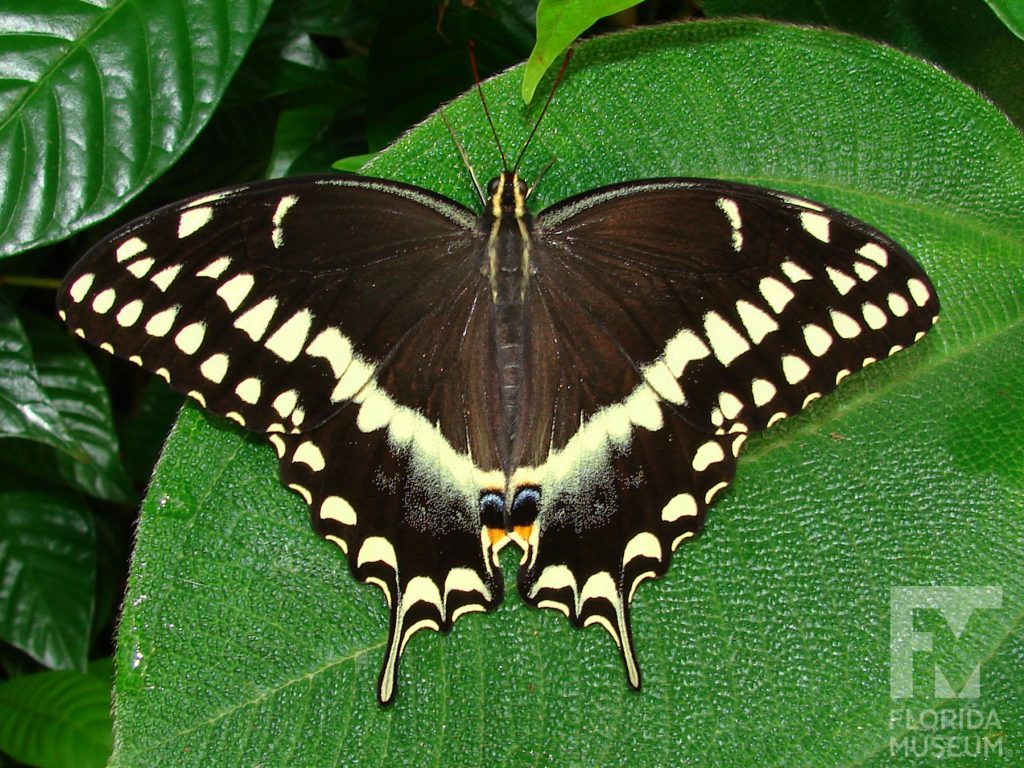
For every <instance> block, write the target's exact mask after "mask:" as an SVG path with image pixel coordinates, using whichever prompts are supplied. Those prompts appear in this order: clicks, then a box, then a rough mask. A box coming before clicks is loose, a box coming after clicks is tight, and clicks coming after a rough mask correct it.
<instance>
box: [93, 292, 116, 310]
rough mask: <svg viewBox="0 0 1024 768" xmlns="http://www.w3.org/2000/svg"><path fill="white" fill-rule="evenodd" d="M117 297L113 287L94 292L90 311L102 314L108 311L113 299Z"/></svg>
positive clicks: (112, 304)
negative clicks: (94, 296)
mask: <svg viewBox="0 0 1024 768" xmlns="http://www.w3.org/2000/svg"><path fill="white" fill-rule="evenodd" d="M116 298H117V294H116V293H115V292H114V289H113V288H107V289H106V290H105V291H101V292H100V293H97V294H96V298H94V299H93V300H92V311H93V312H95V313H97V314H99V315H103V314H106V313H107V312H109V311H110V308H111V307H112V306H114V300H115V299H116Z"/></svg>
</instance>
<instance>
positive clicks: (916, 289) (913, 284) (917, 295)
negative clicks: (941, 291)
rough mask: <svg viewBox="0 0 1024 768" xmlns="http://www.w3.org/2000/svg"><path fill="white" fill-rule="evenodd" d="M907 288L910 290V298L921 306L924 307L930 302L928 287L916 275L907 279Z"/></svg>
mask: <svg viewBox="0 0 1024 768" xmlns="http://www.w3.org/2000/svg"><path fill="white" fill-rule="evenodd" d="M907 290H909V291H910V298H912V299H913V300H914V303H915V304H917V306H919V307H923V306H924V305H925V304H927V303H928V296H929V295H930V294H929V292H928V287H927V286H926V285H925V284H924V283H922V282H921V281H920V280H918V279H917V278H916V277H912V278H910V279H909V280H907Z"/></svg>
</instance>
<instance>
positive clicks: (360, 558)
mask: <svg viewBox="0 0 1024 768" xmlns="http://www.w3.org/2000/svg"><path fill="white" fill-rule="evenodd" d="M526 196H527V189H526V187H525V185H524V184H523V182H522V181H521V180H520V179H519V177H518V176H517V175H516V173H515V172H513V171H505V172H503V173H502V174H501V175H500V176H499V177H497V178H496V179H494V180H493V181H491V183H490V185H489V186H488V189H487V194H486V196H485V198H486V202H485V205H484V210H483V212H482V214H480V215H478V214H476V213H474V212H473V211H471V210H469V209H467V208H465V207H463V206H462V205H460V204H458V203H456V202H454V201H452V200H450V199H448V198H446V197H443V196H441V195H438V194H434V193H432V192H429V191H427V190H425V189H420V188H417V187H413V186H409V185H406V184H400V183H397V182H391V181H383V180H378V179H371V178H362V177H358V176H342V175H337V176H324V177H307V178H289V179H280V180H276V181H269V182H261V183H254V184H250V185H246V186H241V187H236V188H232V189H227V190H223V191H220V192H215V193H213V194H208V195H204V196H202V197H197V198H192V199H190V200H186V201H184V202H182V203H177V204H175V205H171V206H168V207H165V208H162V209H160V210H158V211H156V212H154V213H151V214H149V215H148V216H145V217H143V218H141V219H139V220H137V221H135V222H133V223H131V224H129V225H128V226H126V227H124V228H122V229H120V230H119V231H117V232H115V233H114V234H113V235H111V236H110V237H108V238H107V239H105V240H104V241H103V242H101V243H99V244H98V245H97V246H95V247H94V248H93V249H92V250H90V251H89V253H87V254H86V255H85V257H84V258H83V259H82V260H81V261H80V262H79V263H78V264H77V265H76V266H75V267H74V269H73V270H72V271H71V273H70V274H69V275H68V278H67V280H66V282H65V285H64V288H63V290H62V292H61V295H60V298H59V308H60V313H61V316H62V317H63V318H65V319H66V321H67V323H68V325H69V326H70V327H71V328H72V329H73V330H74V331H75V333H76V334H78V335H79V336H81V337H83V338H85V339H87V340H88V341H90V342H92V343H95V344H98V345H99V346H100V347H102V348H103V349H106V350H107V351H109V352H112V353H114V354H117V355H121V356H123V357H127V358H128V359H129V360H132V361H133V362H135V363H137V364H139V365H141V366H143V367H144V368H146V369H148V370H150V371H153V372H155V373H157V374H159V375H161V376H162V377H163V378H165V379H166V380H167V381H168V382H170V384H171V385H172V386H173V387H175V388H176V389H179V390H181V391H182V392H185V393H187V394H188V395H189V396H190V397H192V398H193V399H195V400H196V401H198V402H199V403H200V404H201V405H203V406H204V407H206V408H207V409H209V410H211V411H213V412H216V413H219V414H222V415H224V416H227V417H228V418H230V419H233V420H234V421H236V422H238V423H239V424H241V425H242V426H244V427H245V428H246V429H249V430H252V431H255V432H263V433H267V434H268V435H269V439H270V442H271V443H272V444H273V446H274V449H275V450H276V451H277V454H278V457H279V458H280V464H281V477H282V479H283V481H284V482H285V483H286V484H287V485H288V487H289V488H291V489H293V490H294V491H296V492H297V493H298V494H299V495H301V496H302V497H303V498H304V499H305V501H306V503H307V504H308V505H309V508H310V513H311V518H312V524H313V527H314V529H315V530H316V531H317V532H318V533H319V534H320V535H321V536H323V537H325V538H326V539H328V540H330V541H332V542H334V543H335V544H337V545H338V546H339V547H341V549H342V550H343V551H344V552H345V553H346V554H347V556H348V560H349V565H350V567H351V569H352V572H353V574H354V575H355V577H356V578H357V579H359V580H361V581H364V582H369V583H373V584H376V585H377V586H379V587H380V588H381V589H382V590H383V592H384V595H385V598H386V599H387V602H388V605H389V606H390V611H391V629H390V636H389V641H388V649H387V653H386V657H385V660H384V665H383V670H382V672H381V676H380V684H379V690H378V696H379V699H380V701H381V702H382V703H386V702H388V701H390V700H391V699H392V697H393V696H394V692H395V679H396V671H397V668H398V663H399V659H400V657H401V655H402V652H403V650H404V648H405V644H406V642H407V641H408V640H409V638H410V636H411V635H412V634H413V633H415V632H416V631H418V630H420V629H424V628H429V629H434V630H438V631H441V632H447V631H448V630H449V629H450V628H451V627H452V624H453V623H454V622H455V620H456V619H458V618H459V617H460V616H461V615H463V614H464V613H467V612H470V611H486V610H490V609H492V608H494V607H495V606H496V605H497V604H498V603H499V602H500V600H501V598H502V593H503V584H502V575H501V570H500V567H499V564H498V559H497V553H498V550H500V549H501V547H503V546H504V545H505V544H507V543H508V542H509V541H512V542H515V544H517V545H518V546H519V547H521V548H522V549H523V556H522V560H521V564H520V571H519V591H520V593H521V595H522V597H523V599H524V600H525V601H526V602H527V603H529V604H531V605H534V606H538V607H543V608H555V609H557V610H559V611H561V612H562V613H564V614H565V615H566V616H567V617H568V618H569V619H570V620H571V621H572V622H573V623H574V624H575V625H576V626H585V625H589V624H594V623H597V624H600V625H602V626H603V627H605V628H606V629H607V630H608V632H609V633H610V634H611V636H612V638H613V639H614V640H615V642H616V643H617V645H618V647H619V648H620V650H621V652H622V657H623V659H624V661H625V665H626V672H627V676H628V679H629V682H630V684H631V685H632V686H633V687H635V688H639V686H640V671H639V668H638V665H637V661H636V655H635V652H634V649H633V641H632V637H631V632H630V620H629V604H630V601H631V600H632V597H633V594H634V592H635V590H636V588H637V586H638V585H639V584H640V583H641V582H642V581H644V580H645V579H650V578H656V577H658V576H660V575H661V574H663V573H664V572H665V570H666V569H667V568H668V564H669V560H670V558H671V554H672V552H673V551H674V550H675V549H676V547H678V546H679V544H680V543H681V542H683V541H685V540H687V539H689V538H691V537H693V536H694V535H696V534H697V533H698V532H699V531H700V530H701V528H702V527H703V525H704V516H705V514H706V511H707V508H708V507H709V506H710V505H711V503H712V502H713V500H714V498H715V497H716V495H717V494H719V493H720V492H721V491H722V489H723V488H725V487H726V486H727V485H728V483H729V482H730V481H731V479H732V477H733V474H734V471H735V466H736V456H737V455H738V453H739V451H740V447H741V446H742V444H743V441H744V440H746V439H747V436H748V435H749V434H750V433H752V432H757V431H760V430H763V429H765V428H766V427H769V426H771V425H772V424H774V423H775V422H777V421H778V420H780V419H782V418H784V417H785V416H789V415H792V414H794V413H796V412H797V411H799V410H801V409H802V408H804V407H805V406H806V405H807V404H808V403H810V402H811V401H813V400H814V399H816V398H818V397H820V396H822V395H824V394H826V393H828V392H830V391H832V390H833V389H835V387H836V386H837V385H838V384H839V382H840V381H841V380H842V379H843V378H844V377H845V376H847V375H849V374H850V373H852V372H854V371H856V370H858V369H860V368H863V367H865V366H867V365H869V364H870V363H872V362H875V361H876V360H879V359H882V358H884V357H887V356H888V355H891V354H893V353H894V352H897V351H898V350H901V349H903V348H904V347H907V346H909V345H910V344H912V343H914V342H915V341H917V340H918V339H920V338H921V337H922V336H923V335H924V334H925V333H926V332H927V330H928V329H929V328H930V327H931V326H932V324H933V323H934V322H935V321H936V320H937V315H938V311H939V303H938V299H937V297H936V295H935V291H934V289H933V288H932V285H931V283H930V282H929V280H928V278H927V276H926V275H925V273H924V272H923V271H922V269H921V268H920V267H919V266H918V265H917V263H916V262H915V261H914V260H913V259H912V258H911V256H910V255H909V254H907V252H906V251H904V250H903V249H902V248H901V247H900V246H899V245H897V244H896V243H895V242H893V241H892V240H891V239H889V238H888V237H886V236H885V235H883V234H882V233H880V232H878V231H877V230H875V229H872V228H871V227H869V226H867V225H866V224H864V223H862V222H860V221H857V220H856V219H853V218H851V217H849V216H847V215H845V214H843V213H840V212H839V211H836V210H834V209H831V208H828V207H825V206H823V205H819V204H817V203H814V202H810V201H808V200H803V199H799V198H795V197H792V196H790V195H787V194H784V193H781V192H775V191H771V190H767V189H762V188H757V187H750V186H746V185H743V184H735V183H728V182H722V181H710V180H706V179H679V178H669V179H648V180H643V181H632V182H627V183H623V184H616V185H613V186H609V187H603V188H600V189H596V190H592V191H590V192H586V193H583V194H581V195H577V196H575V197H572V198H569V199H568V200H564V201H562V202H560V203H558V204H556V205H554V206H551V207H550V208H547V209H546V210H544V211H542V212H541V213H540V214H539V215H537V216H536V217H533V216H532V215H531V214H530V213H529V212H528V211H527V206H526Z"/></svg>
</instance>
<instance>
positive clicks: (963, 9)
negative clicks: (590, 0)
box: [700, 0, 1024, 126]
mask: <svg viewBox="0 0 1024 768" xmlns="http://www.w3.org/2000/svg"><path fill="white" fill-rule="evenodd" d="M1009 4H1010V5H1014V6H1016V8H1018V9H1020V8H1021V7H1024V4H1022V3H1021V0H1010V3H1009ZM700 5H701V8H702V9H703V10H704V12H705V13H707V14H708V15H709V16H739V15H750V16H757V17H761V18H764V17H768V18H771V19H776V20H778V21H791V22H797V23H800V24H815V25H824V26H828V27H832V28H834V29H840V30H843V31H845V32H852V33H854V34H858V35H863V36H864V37H869V38H871V39H873V40H879V41H882V42H886V43H889V44H890V45H895V46H896V47H897V48H900V49H902V50H904V51H907V52H908V53H912V54H915V55H917V56H922V57H924V58H925V59H928V60H929V61H932V62H934V63H936V64H938V65H939V66H941V67H942V68H943V69H945V70H946V71H948V72H950V73H951V74H953V75H955V76H956V77H959V78H961V79H963V80H965V81H966V82H968V83H970V84H971V85H973V86H974V87H976V88H978V89H979V90H980V91H982V92H983V93H984V94H986V95H987V96H988V97H989V98H990V99H992V100H993V101H995V102H996V104H998V105H999V106H1000V107H1002V109H1003V110H1005V111H1006V113H1007V114H1008V115H1009V116H1010V117H1011V118H1012V119H1013V120H1014V121H1015V122H1016V123H1017V125H1018V126H1024V88H1021V78H1020V73H1021V72H1024V43H1022V42H1021V41H1020V40H1019V39H1017V38H1016V37H1014V36H1013V34H1011V32H1010V31H1009V30H1008V29H1007V27H1008V26H1009V25H1004V24H1001V23H1000V22H999V19H997V18H996V17H995V16H993V15H992V13H991V12H990V11H989V9H987V8H985V6H984V5H982V4H981V3H976V2H975V3H962V4H957V5H955V6H954V5H950V3H948V2H946V0H915V2H895V3H894V2H893V1H892V0H861V2H857V3H851V2H849V0H703V1H702V2H701V4H700ZM1018 18H1020V17H1019V16H1018ZM1011 29H1012V27H1011Z"/></svg>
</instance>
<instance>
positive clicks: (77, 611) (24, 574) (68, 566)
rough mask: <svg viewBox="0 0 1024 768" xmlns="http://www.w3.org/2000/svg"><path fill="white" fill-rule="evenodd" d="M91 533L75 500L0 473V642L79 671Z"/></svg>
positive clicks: (87, 622) (90, 577)
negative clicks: (0, 639)
mask: <svg viewBox="0 0 1024 768" xmlns="http://www.w3.org/2000/svg"><path fill="white" fill-rule="evenodd" d="M95 584H96V531H95V528H94V526H93V519H92V514H91V513H90V512H89V510H88V509H87V508H86V507H85V505H84V504H83V503H82V501H81V499H80V498H79V497H78V496H77V495H75V494H73V493H71V492H69V491H66V490H64V489H62V488H49V487H47V484H45V483H43V482H40V481H32V480H27V479H24V480H23V479H14V478H12V477H10V476H9V475H7V474H0V638H2V639H3V640H4V641H5V642H8V643H11V644H12V645H14V646H16V647H17V648H20V649H21V650H22V651H24V652H25V653H27V654H29V655H30V656H32V657H33V658H35V659H36V660H38V661H39V662H41V663H42V664H44V665H45V666H47V667H56V668H65V669H66V668H74V669H80V670H81V669H85V663H86V654H87V652H88V650H89V640H90V636H91V634H90V630H91V628H92V618H93V610H94V608H95V604H96V594H95Z"/></svg>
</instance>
